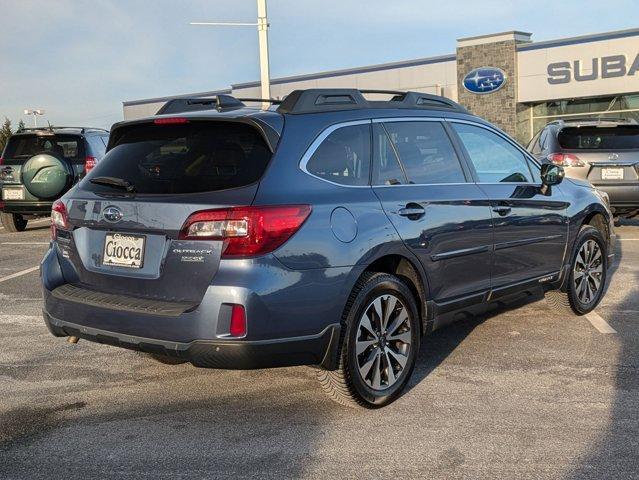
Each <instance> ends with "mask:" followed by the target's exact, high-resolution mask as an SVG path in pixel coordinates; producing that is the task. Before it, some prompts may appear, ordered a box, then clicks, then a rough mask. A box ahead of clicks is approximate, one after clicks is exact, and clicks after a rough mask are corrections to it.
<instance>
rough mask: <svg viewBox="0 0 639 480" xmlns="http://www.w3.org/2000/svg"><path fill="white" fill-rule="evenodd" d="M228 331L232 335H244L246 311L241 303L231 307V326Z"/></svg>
mask: <svg viewBox="0 0 639 480" xmlns="http://www.w3.org/2000/svg"><path fill="white" fill-rule="evenodd" d="M229 333H230V334H231V336H232V337H243V336H244V335H246V311H245V310H244V307H243V306H242V305H233V308H232V309H231V328H230V329H229Z"/></svg>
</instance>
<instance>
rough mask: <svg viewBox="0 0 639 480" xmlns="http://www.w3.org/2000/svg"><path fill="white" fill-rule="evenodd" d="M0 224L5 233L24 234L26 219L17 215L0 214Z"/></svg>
mask: <svg viewBox="0 0 639 480" xmlns="http://www.w3.org/2000/svg"><path fill="white" fill-rule="evenodd" d="M0 222H2V226H3V227H4V229H5V230H6V231H7V232H11V233H15V232H24V230H25V229H26V228H27V219H26V218H24V217H23V216H22V215H20V214H18V213H0Z"/></svg>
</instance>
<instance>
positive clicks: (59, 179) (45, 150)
mask: <svg viewBox="0 0 639 480" xmlns="http://www.w3.org/2000/svg"><path fill="white" fill-rule="evenodd" d="M108 138H109V133H108V132H107V131H106V130H103V129H100V128H88V127H77V128H76V127H46V128H24V129H22V130H19V131H18V132H16V133H15V134H14V135H12V136H11V137H10V138H9V141H8V142H7V145H6V146H5V148H4V152H3V154H2V156H1V157H0V188H1V189H2V196H1V199H0V221H1V222H2V226H3V227H4V228H5V229H6V230H7V231H9V232H20V231H23V230H24V229H25V228H26V227H27V222H28V220H29V219H30V218H35V217H39V216H48V215H49V214H50V213H51V206H52V205H53V202H54V201H55V200H57V199H58V198H60V197H61V196H62V195H63V194H64V193H65V192H66V191H67V190H69V189H70V188H71V187H72V186H73V185H74V184H75V183H77V182H78V180H79V179H80V178H82V177H83V176H84V175H85V174H86V173H87V172H89V171H90V170H91V169H92V168H93V167H94V166H95V164H96V162H98V161H99V160H100V159H101V158H102V157H103V156H104V152H105V150H106V143H107V142H108Z"/></svg>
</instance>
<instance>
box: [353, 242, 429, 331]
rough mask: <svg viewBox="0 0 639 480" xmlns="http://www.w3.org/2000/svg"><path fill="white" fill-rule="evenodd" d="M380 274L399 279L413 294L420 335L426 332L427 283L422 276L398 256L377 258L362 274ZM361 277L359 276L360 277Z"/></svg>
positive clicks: (406, 259)
mask: <svg viewBox="0 0 639 480" xmlns="http://www.w3.org/2000/svg"><path fill="white" fill-rule="evenodd" d="M371 272H380V273H388V274H391V275H395V276H397V277H399V278H400V279H401V280H402V281H403V282H404V283H405V284H406V286H407V287H408V289H409V290H410V291H411V293H412V294H413V298H414V300H415V303H416V304H417V307H418V309H419V316H420V318H421V328H422V333H426V332H427V331H428V324H429V323H430V320H431V319H430V318H429V317H428V310H427V305H426V298H427V283H426V279H425V277H424V276H423V274H422V273H421V272H420V270H419V268H418V267H417V266H416V265H415V264H414V263H413V262H412V261H411V260H410V259H408V258H406V257H405V256H403V255H399V254H391V255H384V256H382V257H380V258H377V259H376V260H374V261H373V262H371V263H370V264H368V266H367V267H366V269H365V270H364V272H362V275H363V274H364V273H371ZM360 276H361V275H360Z"/></svg>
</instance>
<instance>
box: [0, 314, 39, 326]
mask: <svg viewBox="0 0 639 480" xmlns="http://www.w3.org/2000/svg"><path fill="white" fill-rule="evenodd" d="M11 323H20V324H23V325H37V324H40V323H42V317H37V316H35V315H0V325H8V324H11Z"/></svg>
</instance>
